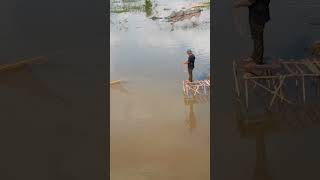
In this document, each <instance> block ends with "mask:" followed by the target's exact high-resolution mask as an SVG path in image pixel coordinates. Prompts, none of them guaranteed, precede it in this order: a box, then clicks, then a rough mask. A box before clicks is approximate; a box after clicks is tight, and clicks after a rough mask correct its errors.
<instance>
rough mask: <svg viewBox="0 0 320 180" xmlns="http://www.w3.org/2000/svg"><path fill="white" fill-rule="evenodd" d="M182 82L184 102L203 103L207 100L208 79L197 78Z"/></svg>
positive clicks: (208, 91)
mask: <svg viewBox="0 0 320 180" xmlns="http://www.w3.org/2000/svg"><path fill="white" fill-rule="evenodd" d="M182 84H183V86H182V88H183V93H184V102H185V104H190V103H205V102H208V101H209V96H210V80H197V81H193V82H189V81H188V80H185V81H183V82H182Z"/></svg>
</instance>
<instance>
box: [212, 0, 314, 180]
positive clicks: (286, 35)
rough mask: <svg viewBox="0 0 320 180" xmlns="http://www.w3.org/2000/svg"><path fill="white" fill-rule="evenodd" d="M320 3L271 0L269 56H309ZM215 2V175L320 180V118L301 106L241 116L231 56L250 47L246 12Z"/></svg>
mask: <svg viewBox="0 0 320 180" xmlns="http://www.w3.org/2000/svg"><path fill="white" fill-rule="evenodd" d="M319 5H320V4H319V2H318V1H315V0H308V1H287V0H284V1H272V0H271V3H270V13H271V21H270V22H269V23H268V24H267V25H266V29H265V56H267V57H280V58H283V59H290V58H295V59H297V58H303V57H307V56H308V55H309V54H308V52H306V51H305V48H306V47H308V46H310V45H311V44H312V43H313V42H314V41H316V40H319V39H320V33H319V32H320V26H317V25H314V24H316V23H315V22H316V21H319V17H320V14H319V8H320V6H319ZM213 6H214V8H213V15H212V18H213V19H214V21H212V23H213V29H212V33H211V34H212V36H213V41H212V42H211V46H212V47H213V52H211V53H212V54H213V57H214V63H213V66H212V68H213V73H214V75H215V79H214V82H213V83H214V84H215V86H214V89H213V95H212V97H213V99H214V101H213V102H212V103H213V104H214V108H213V121H212V122H211V123H213V129H211V133H212V138H213V139H212V140H213V145H212V148H213V149H212V150H213V152H214V153H213V154H211V155H212V156H213V167H212V168H213V174H214V175H213V178H214V179H223V180H229V179H230V180H231V179H232V180H233V179H241V180H242V179H243V180H244V179H246V180H247V179H254V180H258V179H259V180H260V179H270V180H271V179H272V180H281V179H291V180H293V179H294V180H298V179H319V173H318V170H317V166H315V164H317V163H318V162H319V161H320V156H319V153H318V151H319V150H320V146H319V144H318V143H317V141H318V140H317V139H318V137H319V135H320V134H319V127H320V126H319V120H320V119H319V118H320V117H319V116H316V115H315V114H312V113H310V111H311V110H310V109H311V108H310V106H309V107H306V106H303V105H301V106H299V107H284V108H283V109H282V110H281V111H280V112H278V113H275V112H273V113H268V112H265V113H264V112H263V111H261V112H259V113H256V112H255V114H253V115H250V116H249V118H248V117H247V115H245V114H242V115H241V113H240V111H239V109H240V108H243V107H239V106H238V105H235V103H234V102H235V101H234V92H233V74H232V61H233V60H237V59H239V58H241V57H246V56H248V55H249V53H250V52H251V39H250V36H249V33H248V28H247V27H248V26H247V22H248V21H247V18H248V16H247V13H248V12H247V9H243V10H234V9H233V8H232V1H215V3H214V5H213ZM257 89H258V88H257ZM257 91H259V90H257ZM260 92H261V91H260ZM308 95H309V99H308V102H310V99H311V100H312V98H310V94H308ZM311 97H312V96H311ZM252 99H253V98H251V100H252ZM317 104H318V105H319V100H318V101H317ZM252 106H254V105H252ZM315 106H316V105H315ZM256 107H257V105H256ZM259 108H260V109H262V110H263V109H264V107H263V106H260V107H259ZM289 109H290V110H289ZM313 111H314V112H318V111H319V110H313ZM242 112H243V111H242Z"/></svg>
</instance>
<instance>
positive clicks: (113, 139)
mask: <svg viewBox="0 0 320 180" xmlns="http://www.w3.org/2000/svg"><path fill="white" fill-rule="evenodd" d="M142 2H144V1H142ZM192 2H193V3H194V2H196V1H179V0H176V1H155V2H153V3H154V4H153V5H154V6H158V7H163V8H158V9H161V11H163V9H164V8H168V9H171V10H173V9H174V8H175V7H177V6H179V5H180V6H183V5H187V4H190V3H192ZM138 3H139V2H138ZM156 4H157V5H156ZM111 6H112V4H111ZM154 8H155V7H154ZM168 11H170V10H168ZM209 12H210V11H209V10H204V11H203V12H202V13H201V16H200V17H199V19H198V22H197V24H196V25H191V26H190V22H189V24H188V22H186V24H183V23H181V24H179V23H178V24H177V25H176V26H175V27H174V29H172V27H171V25H170V23H169V22H164V21H162V20H152V19H150V17H146V13H145V12H144V11H129V12H123V13H112V12H111V14H110V16H111V17H110V21H111V22H110V23H111V24H110V26H111V27H110V66H111V68H110V77H111V80H122V81H123V83H121V85H114V86H112V87H111V89H110V91H111V92H110V99H111V100H110V106H111V109H110V115H111V118H110V120H111V121H110V146H111V147H110V148H111V149H110V157H111V161H110V164H111V170H110V174H111V179H112V180H122V179H130V180H135V179H136V180H141V179H155V180H156V179H159V180H160V179H161V180H163V179H168V180H169V179H172V180H175V179H186V180H187V179H190V180H193V179H203V180H205V179H209V175H210V171H209V170H210V169H209V167H210V151H209V150H210V131H209V129H210V119H209V118H210V110H209V108H210V106H209V102H207V103H196V104H193V105H192V107H190V106H189V105H186V104H185V103H184V96H183V91H182V81H183V80H185V79H187V77H188V74H187V72H186V67H185V66H184V65H182V62H183V61H184V60H186V59H187V55H186V50H187V49H188V48H190V49H192V50H193V52H194V54H195V56H196V63H195V67H196V68H195V70H194V78H195V79H206V78H207V74H208V73H209V70H210V67H209V66H210V59H209V58H210V27H209V25H210V14H209Z"/></svg>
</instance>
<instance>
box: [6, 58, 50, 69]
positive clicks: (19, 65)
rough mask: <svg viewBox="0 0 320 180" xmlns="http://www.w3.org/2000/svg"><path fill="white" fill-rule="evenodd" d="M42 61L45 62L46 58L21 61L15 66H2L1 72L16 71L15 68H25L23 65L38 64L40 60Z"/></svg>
mask: <svg viewBox="0 0 320 180" xmlns="http://www.w3.org/2000/svg"><path fill="white" fill-rule="evenodd" d="M41 59H42V60H43V59H44V57H42V56H40V57H36V58H31V59H26V60H21V61H18V62H16V63H13V64H4V65H0V71H5V70H9V69H14V68H18V67H21V66H23V65H27V64H32V63H36V62H37V61H39V60H41Z"/></svg>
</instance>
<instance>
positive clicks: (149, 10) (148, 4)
mask: <svg viewBox="0 0 320 180" xmlns="http://www.w3.org/2000/svg"><path fill="white" fill-rule="evenodd" d="M144 4H145V5H144V9H145V11H146V15H147V17H148V16H151V14H152V2H151V0H145V3H144Z"/></svg>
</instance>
